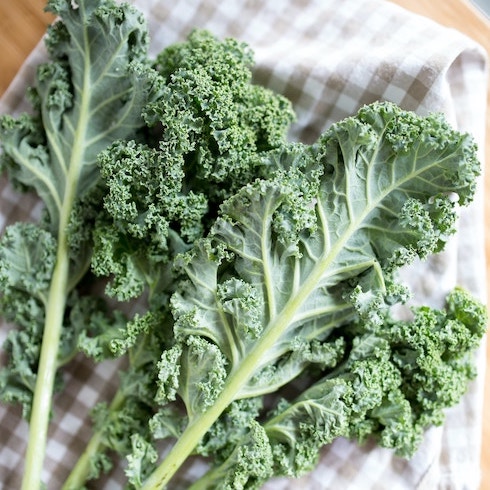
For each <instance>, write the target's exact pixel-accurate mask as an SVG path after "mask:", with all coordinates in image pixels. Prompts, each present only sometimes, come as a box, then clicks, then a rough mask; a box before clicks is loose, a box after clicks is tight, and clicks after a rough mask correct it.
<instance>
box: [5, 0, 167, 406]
mask: <svg viewBox="0 0 490 490" xmlns="http://www.w3.org/2000/svg"><path fill="white" fill-rule="evenodd" d="M47 9H48V10H50V11H52V12H53V13H55V14H57V15H58V16H59V17H60V20H59V21H57V22H55V23H54V24H53V25H52V26H51V27H50V28H49V31H48V35H47V37H46V46H47V49H48V53H49V55H50V60H49V61H48V62H46V63H44V64H42V65H40V66H39V67H38V70H37V74H36V83H35V88H33V89H32V90H31V95H32V100H33V103H34V111H33V113H32V114H22V115H20V116H19V117H18V118H14V117H12V116H10V115H4V116H2V117H1V118H0V141H1V145H2V155H1V164H2V168H3V169H4V170H6V171H7V172H8V175H9V179H10V182H11V183H12V184H13V185H14V186H16V187H17V188H19V189H20V190H32V191H35V192H36V193H37V194H38V196H39V197H40V198H41V199H42V201H43V203H44V205H45V214H44V216H43V219H42V220H41V221H40V222H39V223H37V224H32V223H30V224H27V223H22V224H16V225H13V226H11V227H10V228H9V229H8V230H7V232H6V233H5V235H4V237H3V238H2V241H1V245H0V249H1V252H0V270H1V273H0V276H1V277H0V281H1V284H2V286H3V288H2V300H1V306H2V312H3V314H4V316H5V317H7V318H8V319H11V320H14V321H15V322H16V323H17V324H18V325H19V326H21V327H23V331H19V332H12V333H11V335H10V336H9V340H8V341H7V346H6V347H7V350H9V351H11V353H12V356H11V358H10V364H11V366H10V367H9V369H10V368H11V373H10V374H11V375H12V376H10V375H9V374H8V373H7V372H6V373H4V375H5V376H4V377H3V378H2V380H3V381H5V380H6V379H9V380H10V381H8V382H7V385H11V388H12V390H13V392H14V393H17V392H20V391H21V387H22V386H25V387H27V393H26V397H25V398H24V401H27V400H29V399H30V393H29V392H30V390H32V381H33V380H32V379H31V378H32V377H35V376H34V374H33V373H36V371H37V359H38V356H39V349H40V342H41V341H42V339H43V335H44V337H46V338H48V340H47V341H46V344H51V345H52V346H53V349H52V351H51V352H52V355H54V353H55V352H56V349H57V347H56V346H57V345H58V341H59V338H60V336H59V334H58V332H59V330H60V328H58V327H59V326H60V325H61V324H64V325H63V326H65V327H67V328H66V329H62V334H61V344H62V345H59V356H58V357H59V359H58V360H59V361H60V362H62V361H63V362H64V361H65V360H67V359H69V358H70V357H71V356H72V355H73V349H75V348H76V345H77V341H76V336H77V334H78V333H79V331H80V328H82V329H86V328H87V322H85V321H79V320H77V318H78V319H79V318H81V317H84V320H87V318H88V317H87V315H88V311H89V310H90V311H91V312H93V310H94V304H92V305H91V306H90V307H89V308H88V310H87V311H85V312H82V310H83V309H84V308H85V306H87V307H88V303H87V305H85V306H83V307H81V308H80V311H79V312H72V313H70V310H71V308H72V306H73V304H74V303H76V302H73V301H71V300H70V299H69V297H70V295H72V291H74V289H75V288H76V286H77V284H78V283H79V281H80V280H81V278H82V277H83V276H84V274H85V273H86V271H87V270H88V267H89V262H90V252H91V246H90V240H89V235H90V234H89V232H88V229H89V227H90V223H89V216H87V215H85V214H84V213H83V212H80V210H79V211H78V212H77V213H74V212H73V209H74V206H75V204H76V203H77V202H78V201H79V200H80V199H81V198H82V197H83V196H84V195H86V194H87V193H88V191H90V190H92V189H94V188H96V187H97V185H98V182H99V169H98V167H97V165H96V159H97V155H98V154H99V153H100V152H101V151H102V150H103V149H105V148H107V146H108V145H110V144H111V143H112V142H113V141H114V140H115V139H120V138H122V139H124V138H134V137H136V136H137V135H138V133H139V131H140V129H141V128H142V127H143V126H144V122H143V118H142V115H141V114H142V111H143V108H144V106H145V105H146V104H147V103H149V102H150V101H151V100H152V98H153V97H155V96H156V94H157V93H158V91H159V87H160V85H161V82H162V79H161V77H160V76H159V75H158V73H157V72H156V71H155V70H154V69H153V68H152V67H151V66H150V62H149V60H148V56H147V48H148V32H147V26H146V23H145V21H144V19H143V17H142V15H141V13H139V12H138V11H137V10H136V9H134V8H133V7H131V6H129V5H125V4H121V5H119V4H116V3H114V2H112V1H110V0H80V1H78V2H76V4H75V3H74V2H70V1H69V0H51V1H49V2H48V4H47ZM80 230H84V232H83V233H82V232H80ZM72 231H78V233H74V234H73V235H71V234H70V233H71V232H72ZM55 276H56V279H53V278H54V277H55ZM53 284H56V288H58V289H56V288H54V287H53V288H52V285H53ZM58 286H60V287H58ZM55 289H56V291H57V293H56V294H55V293H53V294H52V295H51V291H52V290H55ZM65 304H66V306H67V308H66V311H65V312H63V305H65ZM43 310H46V312H48V311H51V312H54V311H55V310H56V311H59V313H57V314H55V313H53V315H56V319H53V316H51V320H50V321H49V324H48V325H47V326H46V329H45V332H44V333H43V328H44V326H43V322H44V320H45V314H44V311H43ZM46 316H48V315H46ZM46 321H47V320H46ZM84 323H85V324H84ZM83 324H84V325H83ZM53 325H56V329H54V327H53V328H52V326H53ZM54 330H56V332H55V333H53V332H54ZM46 331H49V332H50V333H49V335H46ZM29 343H30V344H31V345H30V347H29V349H28V350H26V352H31V353H32V355H30V356H29V357H28V356H24V357H23V358H22V355H19V356H16V355H15V352H17V351H19V352H21V350H19V349H18V348H17V347H16V346H17V345H23V346H27V345H29ZM70 349H71V351H70ZM19 363H20V364H19ZM56 364H57V363H56V362H53V365H56ZM25 365H28V367H29V372H30V373H31V374H32V376H30V375H29V376H26V375H25V373H26V372H27V371H26V369H25V368H26V366H25ZM15 373H17V374H15ZM3 381H2V392H3V393H5V396H4V395H3V394H2V396H3V397H4V398H8V397H9V394H8V390H9V389H10V388H8V387H6V386H5V384H4V383H3ZM16 398H17V399H20V398H21V397H20V396H16Z"/></svg>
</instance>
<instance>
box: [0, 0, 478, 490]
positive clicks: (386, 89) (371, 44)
mask: <svg viewBox="0 0 490 490" xmlns="http://www.w3.org/2000/svg"><path fill="white" fill-rule="evenodd" d="M133 3H134V4H135V5H136V6H137V7H138V8H139V9H140V10H142V11H143V12H144V14H145V16H146V17H147V19H148V23H149V27H150V32H151V39H152V44H151V50H152V54H155V53H157V52H158V51H159V50H161V49H162V48H163V47H165V46H167V45H168V44H170V43H173V42H175V41H179V40H182V39H184V38H185V36H186V35H187V33H188V32H189V31H190V30H191V29H193V28H196V27H198V28H206V29H209V30H211V31H212V32H214V33H215V34H216V35H218V36H220V37H224V36H233V37H236V38H238V39H240V40H242V41H245V42H247V43H248V44H249V45H250V46H251V48H252V49H253V50H254V52H255V59H256V67H255V71H254V76H255V80H256V81H257V82H259V83H262V84H265V85H267V86H269V87H271V88H273V89H275V90H277V91H278V92H280V93H282V94H283V95H285V96H286V97H288V98H289V99H290V100H291V101H292V102H293V104H294V107H295V109H296V113H297V122H296V124H295V125H294V128H293V130H292V134H291V138H293V139H297V140H301V141H305V142H310V141H313V140H314V139H315V138H316V137H317V136H318V134H319V133H320V132H321V131H322V130H324V129H325V128H327V127H328V126H329V125H330V124H331V123H332V122H334V121H336V120H339V119H341V118H343V117H345V116H348V115H351V114H353V113H354V112H356V111H357V109H358V108H359V107H360V106H361V105H363V104H365V103H369V102H372V101H375V100H380V99H383V100H389V101H392V102H395V103H397V104H399V105H401V106H402V107H403V108H405V109H409V110H414V111H416V112H417V113H419V114H427V113H429V112H443V113H444V114H445V115H446V117H447V118H448V119H449V121H450V122H451V123H452V124H453V125H454V126H455V127H456V128H457V129H459V130H462V131H469V132H471V133H472V134H473V135H474V136H475V138H476V140H477V142H478V143H479V146H480V148H481V150H480V154H481V158H482V161H483V147H484V137H485V134H484V121H485V97H486V95H485V94H486V83H487V65H486V62H487V60H486V58H485V54H484V51H483V49H482V48H481V47H480V46H479V45H477V44H475V43H474V42H473V41H471V40H470V39H469V38H467V37H465V36H463V35H462V34H460V33H459V32H456V31H453V30H450V29H447V28H443V27H442V26H440V25H437V24H435V23H433V22H432V21H429V20H428V19H425V18H423V17H419V16H416V15H413V14H411V13H409V12H407V11H405V10H403V9H401V8H399V7H397V6H395V5H393V4H391V3H389V2H387V1H384V0H275V1H267V0H266V1H259V0H236V1H229V2H223V1H221V0H193V1H189V0H173V1H171V2H168V1H164V0H134V1H133ZM44 59H45V52H44V49H43V46H42V45H39V46H38V47H37V48H36V49H35V50H34V52H33V53H32V54H31V56H30V57H29V59H28V60H27V61H26V63H25V65H24V66H23V67H22V69H21V71H20V72H19V74H18V76H17V77H16V79H15V80H14V82H13V84H12V85H11V87H10V88H9V90H8V91H7V93H6V94H5V96H4V97H3V98H2V99H1V101H0V111H1V112H8V113H17V112H20V111H22V110H25V109H27V106H26V105H25V101H24V99H23V96H24V90H25V87H26V85H29V84H30V83H31V81H32V77H33V71H34V66H35V65H36V64H37V62H39V61H41V60H44ZM482 192H483V191H482V189H480V191H479V193H478V195H477V198H476V200H475V202H474V204H473V205H472V206H471V208H469V209H465V210H464V211H463V213H462V216H461V220H460V223H459V227H460V229H459V232H458V234H457V235H456V236H455V237H454V239H453V240H452V242H451V243H450V246H449V247H448V249H447V251H446V252H444V254H442V255H441V256H438V257H437V258H434V259H432V260H430V261H428V262H426V263H424V264H419V265H417V266H416V267H415V268H412V269H411V270H410V273H407V280H409V281H410V283H411V285H412V286H413V287H414V288H415V290H416V292H417V293H416V294H417V296H416V299H417V298H418V299H419V300H420V301H422V302H432V303H438V302H439V301H440V298H441V297H442V296H444V295H445V294H446V293H447V292H448V291H449V290H450V289H451V288H452V287H453V286H454V285H456V284H460V285H463V286H465V287H467V288H469V289H470V290H471V291H472V292H474V293H475V294H476V295H478V296H479V297H480V298H481V299H482V300H485V298H486V283H485V273H484V271H485V267H484V261H485V255H484V241H483V240H484V239H483V195H482ZM39 213H40V207H39V204H38V201H37V200H36V198H35V197H33V196H25V195H22V196H19V195H17V194H16V193H15V192H14V191H13V190H12V189H11V187H10V186H9V185H8V183H7V182H6V181H5V180H0V226H1V227H2V228H3V227H4V226H5V225H6V224H8V223H11V222H13V221H16V220H19V219H31V218H36V217H37V216H38V215H39ZM8 329H9V325H5V324H2V325H0V340H3V339H4V338H5V336H6V332H7V331H8ZM477 363H478V366H479V372H480V375H479V377H478V378H477V380H476V381H475V382H474V383H472V384H471V386H470V389H469V391H468V393H467V395H466V396H465V398H464V400H463V401H462V402H461V403H460V404H459V405H458V406H457V407H454V408H452V409H450V410H448V413H447V421H446V423H445V425H444V426H443V427H440V428H433V429H430V430H428V431H427V434H426V437H425V440H424V443H423V444H422V446H421V448H420V450H419V452H418V453H417V454H416V455H415V457H414V458H413V459H412V460H411V461H405V460H402V459H400V458H397V457H394V456H393V455H392V453H391V452H390V451H388V450H384V449H380V448H377V447H374V446H372V445H371V444H368V445H366V446H363V447H358V446H357V445H356V444H355V443H352V442H350V441H347V440H344V439H339V440H337V441H335V442H334V443H333V444H332V445H330V446H328V447H326V448H325V449H324V450H323V452H322V454H321V457H320V460H319V463H318V466H317V468H316V469H315V470H314V471H313V472H312V473H311V474H310V475H308V476H305V477H304V478H302V479H300V480H287V479H275V480H272V481H270V482H269V483H268V484H267V485H265V487H264V488H265V489H266V490H286V489H287V490H292V489H302V490H326V489H342V490H368V489H372V490H383V489H389V490H411V489H424V490H425V489H427V490H429V489H430V490H434V489H438V490H476V489H477V488H478V486H479V477H480V475H479V460H480V443H481V420H482V404H483V402H482V400H483V371H484V367H485V353H484V349H483V348H481V349H480V351H479V352H478V353H477ZM119 367H120V366H119V365H118V364H117V363H113V362H105V363H103V364H101V365H98V366H94V364H93V363H92V362H90V361H87V360H86V359H84V358H83V357H81V356H79V357H77V358H76V359H75V360H74V361H73V362H72V363H71V365H70V366H69V367H68V368H67V369H66V371H65V381H66V388H65V390H64V391H63V392H62V393H61V394H59V395H57V396H56V398H55V401H54V416H53V421H52V425H51V428H50V431H49V444H48V447H47V459H46V465H45V473H44V480H45V481H46V483H47V487H48V489H49V490H56V489H58V488H60V486H61V484H62V481H63V480H64V478H65V477H66V475H67V473H68V472H69V471H70V468H71V466H72V464H73V463H74V461H76V459H77V457H78V455H79V453H80V452H81V451H82V450H83V448H84V445H85V443H86V441H87V440H88V439H89V437H90V422H89V418H88V411H89V410H90V408H91V407H92V406H93V405H94V404H95V403H96V402H97V401H100V400H110V397H111V395H112V394H113V392H114V390H115V385H116V384H117V381H118V369H119ZM26 436H27V423H26V422H25V421H23V420H22V419H21V415H20V411H19V410H18V409H17V408H12V407H7V406H3V405H2V406H0V441H1V442H0V489H2V490H14V489H17V488H19V482H20V478H21V475H22V471H23V470H22V459H23V454H24V450H25V445H26ZM203 471H205V463H203V462H202V461H200V460H195V461H192V462H190V463H189V464H188V465H186V467H185V468H184V469H183V471H182V473H181V475H180V481H179V482H178V483H175V484H174V485H173V486H172V490H179V489H181V488H182V489H183V488H186V482H189V481H192V480H193V479H194V478H195V477H196V476H198V475H199V474H201V473H202V472H203ZM123 482H124V476H123V468H122V467H119V468H116V469H115V470H114V472H113V473H112V474H111V475H109V476H108V477H107V478H105V479H104V480H103V481H102V482H98V483H97V484H94V485H93V486H89V488H93V489H106V490H117V489H122V488H123Z"/></svg>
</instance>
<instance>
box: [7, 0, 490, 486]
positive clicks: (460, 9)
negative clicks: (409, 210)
mask: <svg viewBox="0 0 490 490" xmlns="http://www.w3.org/2000/svg"><path fill="white" fill-rule="evenodd" d="M392 1H393V2H394V3H397V4H399V5H401V6H402V7H405V8H406V9H408V10H411V11H413V12H416V13H419V14H422V15H425V16H427V17H430V18H432V19H434V20H435V21H437V22H439V23H440V24H442V25H446V26H449V27H454V28H456V29H458V30H460V31H462V32H464V33H465V34H467V35H468V36H470V37H472V38H473V39H475V40H476V41H478V42H479V43H480V44H481V45H482V46H483V47H484V48H485V49H486V50H487V52H488V53H489V58H490V22H489V21H488V19H486V18H485V17H484V16H483V15H482V14H481V13H480V12H479V11H477V10H476V9H475V8H474V7H472V6H471V5H470V4H469V3H468V2H467V1H465V0H445V1H444V2H434V1H433V0H392ZM44 5H45V0H15V1H8V0H0V49H1V51H0V52H1V55H0V95H1V94H3V92H4V91H5V90H6V89H7V87H8V85H9V83H10V82H11V80H12V79H13V77H14V76H15V74H16V73H17V70H18V69H19V67H20V66H21V64H22V63H23V62H24V60H25V58H26V56H27V55H28V54H29V53H30V52H31V50H32V49H33V48H34V47H35V46H36V44H37V43H38V42H39V40H40V38H41V36H42V35H43V34H44V32H45V30H46V26H47V25H48V24H49V23H50V22H51V21H52V19H53V17H52V16H51V15H50V14H47V13H46V12H44V11H43V8H44ZM487 107H489V108H490V88H489V97H488V100H487ZM486 134H487V135H488V137H487V142H486V162H487V171H486V181H485V194H486V195H487V196H490V110H489V111H488V115H487V131H486ZM485 216H486V230H487V237H486V255H487V276H488V277H489V278H490V199H487V200H486V203H485ZM489 292H490V287H489ZM489 304H490V301H489ZM487 373H489V375H490V338H489V340H488V342H487ZM486 386H487V389H486V391H485V412H486V413H488V412H489V411H490V386H489V383H488V382H487V383H486ZM481 464H482V472H483V476H482V484H481V490H488V489H490V417H489V416H487V417H484V423H483V448H482V456H481Z"/></svg>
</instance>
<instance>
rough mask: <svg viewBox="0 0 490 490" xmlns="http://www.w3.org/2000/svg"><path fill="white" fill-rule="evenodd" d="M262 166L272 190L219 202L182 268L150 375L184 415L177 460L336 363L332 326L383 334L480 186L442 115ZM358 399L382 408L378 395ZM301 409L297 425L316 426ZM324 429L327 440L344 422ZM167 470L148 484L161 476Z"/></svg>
mask: <svg viewBox="0 0 490 490" xmlns="http://www.w3.org/2000/svg"><path fill="white" fill-rule="evenodd" d="M269 157H270V158H272V159H273V160H274V162H275V165H277V166H278V170H277V171H276V174H275V176H274V177H272V178H269V179H259V180H257V181H255V182H253V183H250V184H248V185H246V186H244V187H243V188H242V189H241V190H240V191H239V192H238V193H237V194H236V195H235V196H233V197H232V198H230V199H229V200H227V201H225V203H224V204H223V205H222V206H221V216H220V217H219V218H218V220H217V221H216V223H215V224H214V226H213V228H212V230H211V232H210V234H209V236H208V237H207V238H205V239H203V240H200V241H199V242H198V243H197V244H196V246H195V247H194V249H193V250H192V251H190V252H189V253H187V254H184V255H183V256H182V257H181V258H180V260H179V261H178V266H179V267H181V269H182V271H183V273H184V274H185V275H186V276H187V277H186V280H184V281H183V282H182V284H181V287H180V289H179V290H178V291H177V292H176V293H175V294H174V295H173V297H172V309H173V314H174V316H175V327H174V330H175V338H176V344H175V346H174V347H172V348H171V349H169V350H168V351H166V352H164V353H163V355H162V359H161V362H160V366H159V367H160V379H159V401H160V403H163V404H164V403H166V402H169V401H172V400H174V399H176V398H177V397H180V398H181V400H182V401H183V402H184V405H185V408H186V411H187V417H188V427H187V429H186V430H185V431H184V433H183V434H182V435H181V437H180V439H179V440H178V441H177V444H176V446H175V449H174V451H175V454H176V455H177V453H178V452H181V451H183V450H185V449H184V448H187V446H186V445H192V444H191V443H190V441H191V440H192V441H194V440H195V439H196V438H198V436H197V435H196V434H195V433H196V432H200V429H199V428H200V427H201V431H204V432H205V431H207V430H208V428H209V427H210V426H211V424H212V423H213V421H214V420H216V419H217V418H218V417H219V416H220V415H221V413H222V412H224V411H225V410H226V408H227V407H228V406H229V405H230V404H231V403H232V402H234V401H235V400H240V399H244V398H249V397H258V396H262V395H264V394H266V393H273V392H276V391H277V390H278V389H279V388H281V387H282V386H284V385H286V384H287V383H289V382H290V381H292V380H294V379H295V378H297V377H298V376H299V375H301V374H302V373H303V372H304V371H305V369H306V368H311V367H312V366H317V368H320V369H325V368H326V367H329V366H330V367H331V366H334V365H335V364H336V363H338V361H339V359H340V358H341V356H342V353H343V344H342V342H340V343H339V342H337V341H335V342H330V340H329V338H330V337H331V338H332V339H333V338H334V337H332V335H334V336H335V332H336V331H337V330H338V328H339V327H340V326H342V325H344V326H345V325H348V324H351V323H352V322H355V321H358V320H359V319H362V321H363V322H365V323H367V324H372V325H379V324H382V323H383V321H384V315H385V312H386V311H387V310H388V308H389V306H390V304H392V303H394V302H398V301H401V300H402V298H403V297H405V296H406V291H404V290H403V288H401V287H400V286H398V285H397V284H396V283H394V273H395V271H396V270H397V269H398V268H399V267H400V266H401V265H406V264H407V263H409V262H410V261H412V260H413V259H414V258H415V257H422V258H423V257H426V256H427V255H429V254H431V253H433V252H436V251H439V250H440V249H441V248H442V247H443V245H444V243H445V242H446V240H447V238H448V236H449V235H450V234H451V233H453V232H454V222H455V216H456V207H457V205H458V203H459V204H463V205H464V204H467V203H468V202H470V201H471V199H472V197H473V194H474V189H475V177H476V176H477V175H478V173H479V164H478V161H477V159H476V157H475V145H474V143H473V141H472V139H471V137H469V136H468V135H464V134H460V133H458V132H455V131H453V130H452V129H451V128H450V127H449V126H448V125H447V123H446V122H445V121H444V119H443V118H442V117H440V116H438V115H431V116H428V117H426V118H422V117H419V116H417V115H415V114H413V113H411V112H406V111H403V110H401V109H400V108H399V107H397V106H395V105H393V104H390V103H375V104H372V105H370V106H366V107H364V108H362V109H361V110H360V111H359V113H358V114H357V115H356V116H355V117H351V118H348V119H346V120H344V121H341V122H339V123H337V124H335V125H333V126H332V127H331V128H330V129H329V130H328V131H327V132H326V133H325V134H324V135H323V136H321V137H320V139H319V140H318V142H317V143H316V144H315V145H313V146H312V147H307V146H302V145H290V146H289V147H285V148H284V149H283V150H282V152H276V153H273V154H271V155H270V156H269ZM325 343H333V344H336V346H337V347H336V348H335V349H334V348H332V346H331V348H330V349H325V348H324V346H325ZM203 359H206V363H204V364H203ZM389 365H390V366H392V364H391V363H389ZM390 369H391V368H390ZM392 371H393V370H392ZM372 372H373V373H375V372H376V370H375V369H374V368H373V369H372ZM383 372H384V373H385V375H386V376H387V374H386V373H387V371H386V370H385V371H383ZM393 376H394V378H393V383H395V380H396V379H398V378H399V377H398V376H397V375H396V374H393ZM389 379H392V378H389V377H388V376H387V379H386V383H387V384H388V385H389V384H390V381H389ZM372 382H373V383H375V382H374V380H373V381H372ZM448 382H449V380H448ZM365 383H367V386H368V387H369V377H368V379H367V380H366V381H365ZM395 384H396V383H395ZM332 390H334V391H332V395H331V396H332V397H333V398H335V399H337V400H339V399H341V398H342V396H344V394H345V396H347V394H348V390H347V391H346V389H344V387H343V385H342V383H340V382H339V383H334V386H332ZM336 392H337V395H335V393H336ZM344 392H345V393H344ZM366 393H367V394H368V395H371V396H373V397H374V400H375V401H374V402H373V406H374V405H375V403H381V400H382V396H381V395H379V396H375V395H376V391H373V392H370V391H369V389H367V391H366ZM322 396H323V395H322V394H321V392H320V393H316V394H315V397H313V398H312V400H313V399H315V398H316V399H320V398H322ZM328 396H330V395H328ZM312 400H311V401H312ZM309 402H310V400H305V401H303V402H302V405H301V406H298V408H297V409H295V410H294V411H293V412H292V415H293V416H294V413H295V412H297V413H299V414H301V413H302V412H304V413H312V410H313V408H312V407H310V408H308V406H307V405H308V403H309ZM312 403H313V406H314V402H313V401H312ZM328 403H330V402H328ZM335 403H340V402H335ZM371 408H372V407H371ZM366 410H367V409H366ZM361 412H362V411H361ZM324 416H325V417H326V414H324ZM299 418H301V417H299ZM324 423H325V424H328V425H331V427H332V435H333V436H334V435H335V434H336V433H339V432H342V430H343V429H342V427H343V426H344V425H345V414H342V410H340V411H338V415H335V414H330V415H329V416H328V417H327V418H326V419H325V421H324ZM206 424H207V425H208V426H206ZM203 427H204V428H203ZM363 430H364V432H368V428H363V426H362V424H360V425H359V427H358V428H357V432H358V433H359V434H362V433H363ZM310 432H311V431H310ZM311 433H312V434H313V435H314V430H313V429H312V432H311ZM285 437H287V436H285ZM328 440H329V436H327V435H321V437H320V438H319V441H320V442H322V443H325V442H328ZM187 449H188V448H187ZM302 449H303V450H306V451H308V448H307V447H303V448H302ZM303 456H304V458H305V460H306V461H309V462H311V454H307V453H305V454H304V455H303ZM176 457H178V456H176ZM172 458H173V456H172V453H171V456H170V458H167V459H166V460H164V462H163V463H162V465H161V466H160V467H159V470H157V472H156V473H155V475H166V476H168V472H169V471H170V470H169V466H166V464H168V465H170V464H173V461H175V460H173V459H172ZM166 462H168V463H166ZM300 466H301V465H300ZM157 478H158V477H157V476H155V480H150V481H152V482H153V481H157V480H156V479H157Z"/></svg>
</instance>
